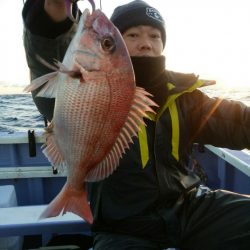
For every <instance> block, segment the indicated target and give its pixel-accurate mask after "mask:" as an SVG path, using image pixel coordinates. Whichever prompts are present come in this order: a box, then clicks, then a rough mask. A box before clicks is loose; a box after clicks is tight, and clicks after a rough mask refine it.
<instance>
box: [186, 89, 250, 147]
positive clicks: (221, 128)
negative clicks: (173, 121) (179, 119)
mask: <svg viewBox="0 0 250 250" xmlns="http://www.w3.org/2000/svg"><path fill="white" fill-rule="evenodd" d="M184 98H185V99H186V101H185V102H184V106H186V108H187V107H189V108H188V110H187V112H186V114H187V118H186V119H187V120H188V126H189V131H191V136H190V138H191V141H192V142H198V143H202V144H211V145H214V146H218V147H225V148H230V149H237V150H240V149H244V148H248V149H250V107H248V106H246V105H244V104H243V103H241V102H239V101H232V100H227V99H221V98H210V97H208V96H207V95H206V94H204V93H203V92H201V91H199V90H195V91H194V92H192V93H191V94H186V96H185V97H184ZM184 106H183V109H186V108H185V107H184Z"/></svg>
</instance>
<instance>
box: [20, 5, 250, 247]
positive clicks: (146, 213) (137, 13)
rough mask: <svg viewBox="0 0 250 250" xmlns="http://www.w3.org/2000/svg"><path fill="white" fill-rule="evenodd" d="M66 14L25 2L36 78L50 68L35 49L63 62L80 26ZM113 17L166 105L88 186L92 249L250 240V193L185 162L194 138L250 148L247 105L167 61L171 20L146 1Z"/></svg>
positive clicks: (141, 82)
mask: <svg viewBox="0 0 250 250" xmlns="http://www.w3.org/2000/svg"><path fill="white" fill-rule="evenodd" d="M73 7H74V8H73V13H74V14H76V12H77V11H78V10H77V6H76V4H73ZM66 13H67V12H66V5H65V1H64V0H36V1H35V0H27V1H26V3H25V6H24V8H23V20H24V25H25V29H24V46H25V50H26V55H27V62H28V65H29V68H30V70H31V79H34V78H36V77H38V76H40V75H43V74H45V73H48V72H49V69H48V68H46V67H45V66H44V65H42V64H41V63H40V62H39V61H38V60H37V59H36V57H35V55H36V54H39V55H40V56H41V57H42V58H44V59H45V60H47V61H48V62H51V60H52V59H53V58H56V59H58V60H59V61H62V58H63V56H64V53H65V51H66V49H67V46H68V44H69V42H70V40H71V38H72V36H73V35H74V32H75V28H76V26H77V24H76V23H73V22H72V21H71V20H70V19H69V18H68V17H67V14H66ZM111 21H112V22H113V23H114V25H115V26H116V27H117V28H118V29H119V30H120V32H121V34H122V36H123V38H124V41H125V43H126V46H127V48H128V51H129V53H130V56H131V60H132V64H133V67H134V71H135V78H136V84H137V85H138V86H141V87H143V88H145V89H146V90H147V91H149V92H150V93H151V94H152V95H153V99H154V101H155V102H156V103H157V104H158V105H159V108H158V109H157V110H156V111H157V115H156V116H155V117H154V118H152V119H151V120H150V119H147V120H145V122H146V126H145V127H143V128H142V131H141V132H140V133H139V137H138V138H133V142H134V143H133V144H132V145H130V149H129V150H127V151H126V154H125V155H124V156H123V158H122V159H121V160H120V164H119V167H118V168H117V170H116V171H115V172H114V173H113V174H112V175H111V176H110V177H108V178H107V179H105V180H103V181H100V182H97V183H92V184H89V185H88V193H89V200H90V205H91V209H92V212H93V215H94V223H93V225H92V227H91V229H92V232H93V236H94V244H93V249H95V250H105V249H108V250H112V249H116V250H125V249H137V250H138V249H152V250H153V249H154V250H156V249H166V248H170V247H176V248H179V249H192V250H206V249H209V250H216V249H227V250H228V249H238V250H239V249H249V244H250V216H249V213H250V196H247V195H241V194H236V193H232V192H229V191H225V190H215V191H213V190H210V189H209V188H207V187H204V186H202V185H200V184H201V180H200V178H199V176H197V175H196V174H195V173H193V172H190V171H189V170H188V167H187V166H188V161H189V158H190V154H191V151H192V145H193V143H201V144H211V145H214V146H218V147H227V148H231V149H238V150H240V149H243V148H250V107H247V106H246V105H244V104H242V103H240V102H237V101H229V100H225V99H219V98H209V97H208V96H207V95H206V94H204V93H203V92H202V91H200V90H199V89H198V88H199V87H202V86H203V85H204V84H208V83H209V82H206V81H204V80H201V79H199V78H198V77H197V76H195V75H193V74H183V73H178V72H173V71H169V70H166V68H165V57H164V56H163V55H162V52H163V50H164V47H165V44H166V30H165V21H164V20H163V18H162V15H161V14H160V13H159V11H158V10H157V9H155V8H154V7H152V6H150V5H149V4H147V3H146V2H144V1H140V0H135V1H131V2H129V3H127V4H124V5H121V6H118V7H117V8H115V10H114V12H113V14H112V16H111ZM33 97H34V101H35V103H36V105H37V107H38V109H39V111H40V112H41V113H42V114H43V115H44V116H46V117H47V119H48V120H51V119H52V116H53V102H54V101H53V100H50V99H45V98H40V97H36V92H34V93H33Z"/></svg>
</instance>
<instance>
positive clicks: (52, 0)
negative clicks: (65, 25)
mask: <svg viewBox="0 0 250 250" xmlns="http://www.w3.org/2000/svg"><path fill="white" fill-rule="evenodd" d="M44 10H45V11H46V12H47V14H48V15H49V16H50V17H51V19H52V20H53V21H55V22H62V21H64V20H65V19H66V18H67V6H66V1H65V0H45V2H44Z"/></svg>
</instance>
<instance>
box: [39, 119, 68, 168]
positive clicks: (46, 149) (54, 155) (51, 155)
mask: <svg viewBox="0 0 250 250" xmlns="http://www.w3.org/2000/svg"><path fill="white" fill-rule="evenodd" d="M45 138H46V143H45V144H43V146H42V149H43V151H42V152H43V153H44V155H45V156H46V157H47V158H48V160H49V162H50V163H51V165H52V166H54V167H56V168H57V169H58V170H59V171H60V170H61V171H63V170H64V169H65V167H66V164H65V162H64V159H63V156H62V154H61V153H60V150H59V148H58V147H57V145H56V142H55V138H54V134H53V121H52V122H51V123H50V125H49V126H48V127H47V128H46V132H45Z"/></svg>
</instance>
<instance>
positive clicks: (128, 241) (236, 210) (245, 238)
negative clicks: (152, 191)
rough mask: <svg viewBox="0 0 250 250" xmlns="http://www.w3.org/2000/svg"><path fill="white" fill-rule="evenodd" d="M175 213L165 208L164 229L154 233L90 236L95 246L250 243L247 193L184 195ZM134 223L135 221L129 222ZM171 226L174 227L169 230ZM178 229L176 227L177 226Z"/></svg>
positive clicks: (239, 246) (131, 248) (241, 249)
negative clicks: (197, 196)
mask: <svg viewBox="0 0 250 250" xmlns="http://www.w3.org/2000/svg"><path fill="white" fill-rule="evenodd" d="M184 199H185V201H184V202H183V205H181V206H180V207H179V209H177V211H176V213H174V214H171V217H169V211H168V210H163V212H166V215H167V218H166V220H165V222H166V224H165V230H160V229H158V230H157V229H156V230H157V231H156V232H155V233H156V234H157V233H158V235H157V237H158V238H154V239H153V240H152V238H151V237H148V236H147V235H146V237H145V236H139V237H138V236H135V235H132V234H125V233H118V234H117V233H116V232H114V231H113V232H101V233H98V234H97V235H96V236H95V238H94V249H95V250H118V249H119V250H138V249H143V250H146V249H147V250H161V249H166V248H167V247H178V248H179V249H181V250H225V249H226V250H248V249H249V244H250V232H249V228H250V218H249V216H248V214H249V211H250V202H249V197H243V196H241V195H238V194H234V193H229V192H226V191H221V190H218V191H211V192H207V193H206V194H204V195H203V196H201V197H199V198H195V192H194V191H193V192H190V193H189V194H188V195H187V196H185V197H184ZM133 226H134V227H136V226H137V225H136V223H134V224H133ZM173 228H174V229H175V230H173ZM177 229H178V230H177Z"/></svg>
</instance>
